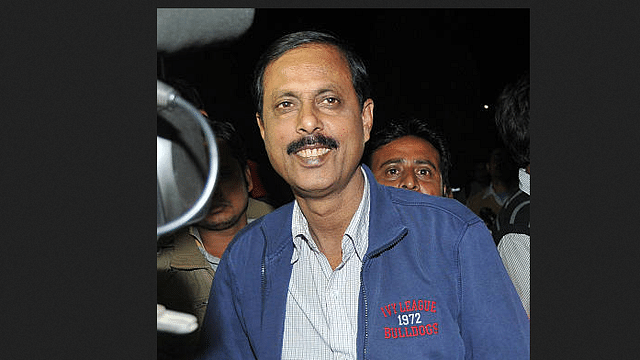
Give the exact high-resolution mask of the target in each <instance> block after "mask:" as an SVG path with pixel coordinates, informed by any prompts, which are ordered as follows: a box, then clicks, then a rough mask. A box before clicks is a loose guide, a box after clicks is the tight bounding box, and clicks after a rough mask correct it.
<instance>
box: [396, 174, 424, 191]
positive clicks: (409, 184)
mask: <svg viewBox="0 0 640 360" xmlns="http://www.w3.org/2000/svg"><path fill="white" fill-rule="evenodd" d="M400 188H402V189H408V190H413V191H418V189H419V187H418V179H417V178H416V176H415V174H414V173H413V172H408V173H407V174H405V175H404V176H403V177H402V179H401V180H400Z"/></svg>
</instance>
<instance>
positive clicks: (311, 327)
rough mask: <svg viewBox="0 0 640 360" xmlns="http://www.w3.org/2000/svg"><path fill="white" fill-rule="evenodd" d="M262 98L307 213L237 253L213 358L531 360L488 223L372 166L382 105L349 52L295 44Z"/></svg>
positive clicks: (244, 241) (211, 324) (268, 67)
mask: <svg viewBox="0 0 640 360" xmlns="http://www.w3.org/2000/svg"><path fill="white" fill-rule="evenodd" d="M254 95H255V98H256V104H257V114H256V119H257V123H258V127H259V129H260V134H261V135H262V138H263V140H264V143H265V147H266V150H267V154H268V156H269V160H270V161H271V164H272V165H273V168H274V169H275V170H276V171H277V172H278V173H279V174H280V175H281V176H282V177H283V178H284V179H285V180H286V181H287V183H288V184H289V185H290V186H291V189H292V190H293V194H294V197H295V200H294V201H293V202H292V203H290V204H287V205H284V206H282V207H280V208H279V209H277V210H275V211H274V212H272V213H271V214H268V215H266V216H264V217H262V218H261V219H259V220H256V221H255V222H253V223H251V224H249V225H248V226H247V227H245V228H244V229H243V230H241V231H240V232H239V233H238V235H237V236H236V238H235V239H234V241H233V242H232V243H231V244H230V245H229V246H228V248H227V251H226V252H225V254H224V256H223V258H222V260H221V262H220V267H219V268H218V273H217V274H216V277H215V279H214V282H213V287H212V290H211V298H210V302H209V307H208V308H207V314H206V316H205V322H204V328H203V332H204V343H203V353H202V354H201V355H202V358H205V359H362V358H365V359H390V358H398V359H413V358H416V359H417V358H450V359H463V358H475V359H496V358H503V359H524V358H528V357H529V322H528V320H527V317H526V313H525V312H524V309H523V308H522V305H521V303H520V300H519V299H518V295H517V293H516V292H515V290H514V288H513V285H512V284H511V281H510V280H509V277H508V275H507V273H506V271H505V270H504V267H503V266H502V263H501V260H500V257H499V256H498V253H497V251H496V248H495V245H494V243H493V240H492V238H491V235H490V234H489V232H488V231H487V230H486V228H485V227H484V225H483V223H482V221H481V220H480V219H479V218H477V217H476V216H475V215H474V214H473V213H472V212H471V211H469V210H468V209H467V208H466V207H464V206H463V205H462V204H460V203H458V202H457V201H454V200H451V199H446V198H442V197H430V196H424V195H422V194H418V193H417V192H412V191H404V190H400V189H395V188H391V187H385V186H382V185H380V184H378V183H377V182H376V181H374V177H373V174H372V173H371V171H370V170H369V168H368V167H366V166H365V165H363V166H361V165H360V159H361V157H362V154H363V151H364V147H365V143H366V142H367V140H368V139H369V132H370V131H371V127H372V124H373V107H374V105H373V100H372V99H371V98H370V90H369V82H368V75H367V72H366V68H365V66H364V63H363V62H362V60H361V59H360V58H359V57H358V56H357V55H356V54H355V53H354V52H353V51H351V50H350V48H349V47H348V46H347V45H346V44H344V43H343V42H342V41H341V40H339V39H338V38H336V37H334V36H332V35H328V34H324V33H318V32H299V33H293V34H289V35H285V36H283V37H282V38H280V39H278V40H277V41H276V42H275V43H274V44H272V45H271V46H270V47H269V48H268V49H267V50H266V52H265V53H264V54H263V55H262V57H261V58H260V60H259V62H258V65H257V67H256V73H255V83H254ZM463 294H464V296H463Z"/></svg>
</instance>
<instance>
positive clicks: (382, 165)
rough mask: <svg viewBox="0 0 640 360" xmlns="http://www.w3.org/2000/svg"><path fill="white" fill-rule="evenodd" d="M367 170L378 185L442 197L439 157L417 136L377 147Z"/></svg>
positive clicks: (406, 137)
mask: <svg viewBox="0 0 640 360" xmlns="http://www.w3.org/2000/svg"><path fill="white" fill-rule="evenodd" d="M371 170H372V172H373V176H375V178H376V180H377V181H378V182H379V183H380V184H382V185H387V186H395V187H397V188H402V189H409V190H413V191H418V192H421V193H423V194H429V195H435V196H444V193H445V189H444V187H443V186H442V176H441V169H440V155H439V154H438V151H437V150H436V148H434V147H433V145H431V144H430V143H429V142H428V141H426V140H424V139H422V138H419V137H417V136H403V137H401V138H398V139H395V140H393V141H392V142H390V143H388V144H386V145H384V146H381V147H379V148H378V149H377V150H376V151H375V152H374V153H373V155H372V156H371Z"/></svg>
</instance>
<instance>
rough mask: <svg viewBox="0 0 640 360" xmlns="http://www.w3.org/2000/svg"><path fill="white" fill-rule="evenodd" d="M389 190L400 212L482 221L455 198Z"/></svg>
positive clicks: (470, 221)
mask: <svg viewBox="0 0 640 360" xmlns="http://www.w3.org/2000/svg"><path fill="white" fill-rule="evenodd" d="M387 192H388V194H389V196H390V199H391V202H392V203H393V204H394V205H396V206H397V207H399V208H400V209H399V210H400V211H399V212H400V213H403V212H419V213H421V214H422V215H424V216H431V217H442V218H446V217H448V218H454V219H457V220H459V221H461V222H463V223H475V222H477V221H481V219H480V218H478V216H476V214H474V213H473V211H471V210H470V209H469V208H468V207H466V206H465V205H464V204H462V203H461V202H459V201H458V200H455V199H451V198H447V197H442V196H432V195H426V194H422V193H418V192H416V191H410V190H404V189H398V188H390V187H388V188H387Z"/></svg>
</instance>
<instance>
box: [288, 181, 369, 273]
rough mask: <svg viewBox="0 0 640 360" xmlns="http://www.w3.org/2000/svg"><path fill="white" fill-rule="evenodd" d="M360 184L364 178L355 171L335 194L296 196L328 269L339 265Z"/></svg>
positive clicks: (362, 184) (356, 208) (361, 191)
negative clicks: (317, 196)
mask: <svg viewBox="0 0 640 360" xmlns="http://www.w3.org/2000/svg"><path fill="white" fill-rule="evenodd" d="M364 184H365V182H364V175H363V174H362V171H361V170H360V169H359V168H358V170H357V171H356V172H355V174H354V177H353V179H352V180H351V181H350V182H349V184H348V185H347V186H346V187H345V188H344V189H342V191H340V192H339V193H335V194H331V195H328V196H325V197H323V198H305V197H301V196H298V195H296V201H297V202H298V205H299V206H300V210H301V211H302V213H303V214H304V216H305V218H306V219H307V222H308V224H309V232H310V233H311V236H312V237H313V240H314V242H315V243H316V245H317V246H318V248H319V249H320V251H321V252H322V253H323V254H324V255H325V256H326V257H327V259H328V260H329V264H330V265H331V268H332V269H335V268H336V267H337V266H338V265H339V264H340V262H341V261H342V237H343V235H344V232H345V231H346V229H347V227H348V226H349V223H350V222H351V219H352V218H353V215H354V214H355V213H356V211H357V210H358V206H359V205H360V201H361V200H362V193H363V191H364Z"/></svg>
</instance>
